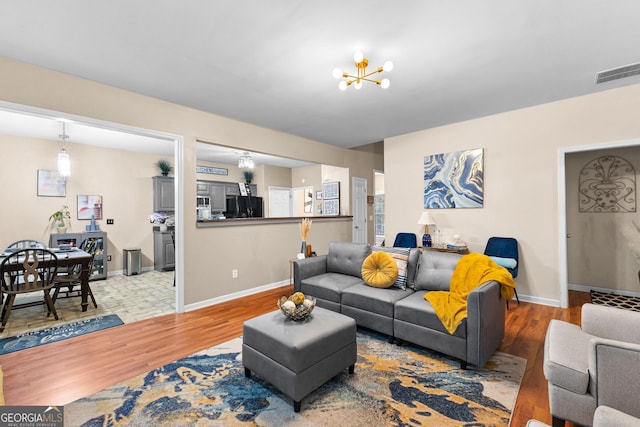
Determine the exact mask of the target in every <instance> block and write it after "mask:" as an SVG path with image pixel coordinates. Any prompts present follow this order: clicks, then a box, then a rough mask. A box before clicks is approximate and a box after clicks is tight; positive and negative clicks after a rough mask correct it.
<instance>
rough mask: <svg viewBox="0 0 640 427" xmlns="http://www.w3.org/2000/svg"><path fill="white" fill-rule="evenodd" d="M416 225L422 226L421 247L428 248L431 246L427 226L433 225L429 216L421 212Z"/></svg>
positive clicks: (427, 213)
mask: <svg viewBox="0 0 640 427" xmlns="http://www.w3.org/2000/svg"><path fill="white" fill-rule="evenodd" d="M418 224H420V225H424V234H423V235H422V247H426V248H430V247H431V245H432V241H431V234H429V225H430V224H435V222H433V220H432V219H431V217H430V216H429V212H422V215H420V219H418Z"/></svg>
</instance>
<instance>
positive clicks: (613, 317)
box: [581, 304, 640, 344]
mask: <svg viewBox="0 0 640 427" xmlns="http://www.w3.org/2000/svg"><path fill="white" fill-rule="evenodd" d="M581 317H582V330H583V331H584V332H586V333H587V334H590V335H595V336H597V337H601V338H606V339H610V340H617V341H625V342H631V343H635V344H640V312H636V311H630V310H621V309H619V308H615V307H607V306H606V305H597V304H584V305H583V306H582V316H581Z"/></svg>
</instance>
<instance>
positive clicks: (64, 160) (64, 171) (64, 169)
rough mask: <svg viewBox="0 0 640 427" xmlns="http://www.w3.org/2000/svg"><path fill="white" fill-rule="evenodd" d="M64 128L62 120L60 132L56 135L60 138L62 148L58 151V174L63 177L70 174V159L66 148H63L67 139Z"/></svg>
mask: <svg viewBox="0 0 640 427" xmlns="http://www.w3.org/2000/svg"><path fill="white" fill-rule="evenodd" d="M66 130H67V129H66V125H65V123H64V122H62V134H60V135H58V136H59V137H60V139H62V150H60V152H59V153H58V175H60V176H64V177H67V176H70V175H71V160H70V159H69V154H68V153H67V150H65V148H64V143H65V142H66V140H67V139H69V135H67V132H66Z"/></svg>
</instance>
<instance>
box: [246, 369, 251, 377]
mask: <svg viewBox="0 0 640 427" xmlns="http://www.w3.org/2000/svg"><path fill="white" fill-rule="evenodd" d="M244 376H245V377H247V378H249V377H250V376H251V369H249V368H244Z"/></svg>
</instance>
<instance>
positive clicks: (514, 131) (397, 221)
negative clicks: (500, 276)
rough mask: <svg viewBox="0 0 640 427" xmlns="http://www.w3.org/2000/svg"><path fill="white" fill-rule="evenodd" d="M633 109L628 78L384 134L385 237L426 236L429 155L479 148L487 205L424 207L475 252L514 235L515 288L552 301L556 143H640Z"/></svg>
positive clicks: (639, 101)
mask: <svg viewBox="0 0 640 427" xmlns="http://www.w3.org/2000/svg"><path fill="white" fill-rule="evenodd" d="M638 111H640V85H634V86H628V87H625V88H621V89H615V90H610V91H605V92H600V93H597V94H594V95H589V96H584V97H578V98H572V99H568V100H564V101H560V102H555V103H549V104H544V105H539V106H536V107H532V108H527V109H522V110H517V111H511V112H508V113H504V114H498V115H493V116H489V117H485V118H481V119H477V120H470V121H466V122H461V123H456V124H453V125H449V126H443V127H438V128H433V129H428V130H424V131H421V132H415V133H411V134H407V135H402V136H398V137H395V138H389V139H386V140H385V144H384V152H385V156H384V164H385V165H384V172H385V220H386V222H385V231H386V238H387V240H388V241H391V240H392V239H393V237H394V236H395V234H396V233H397V232H400V231H409V232H411V231H413V232H415V233H416V234H418V235H421V234H422V231H421V227H420V226H419V225H418V224H416V222H417V220H418V218H419V216H420V213H421V212H422V211H423V207H422V206H423V205H422V203H423V201H422V191H423V188H422V182H423V181H422V173H423V161H424V159H423V158H424V156H425V155H428V154H437V153H448V152H452V151H459V150H466V149H472V148H484V178H485V179H484V192H485V193H484V195H485V198H484V207H483V208H481V209H442V210H437V209H433V210H430V212H431V214H432V216H433V218H434V219H435V221H436V223H437V225H438V226H439V227H440V228H441V229H442V230H443V233H444V237H445V238H450V237H451V235H452V234H453V233H454V232H457V233H460V234H461V235H462V238H463V239H464V240H465V241H466V242H467V244H468V245H469V247H470V249H471V250H474V251H480V252H481V251H482V250H483V249H484V246H485V244H486V242H487V239H488V238H489V237H491V236H513V237H515V238H517V239H518V241H519V243H520V252H521V266H520V271H519V276H518V278H517V279H516V283H517V286H518V293H519V294H520V295H521V296H527V295H528V296H530V297H533V298H534V299H535V300H538V301H540V302H548V303H554V302H555V303H557V302H558V301H559V300H560V285H559V271H560V266H559V261H558V241H559V240H558V239H559V232H558V212H559V211H558V176H557V175H558V155H559V148H560V147H572V146H582V145H589V144H603V143H607V142H614V141H624V140H633V139H636V140H638V141H639V143H640V120H638V118H637V114H638ZM614 268H615V267H614Z"/></svg>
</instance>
